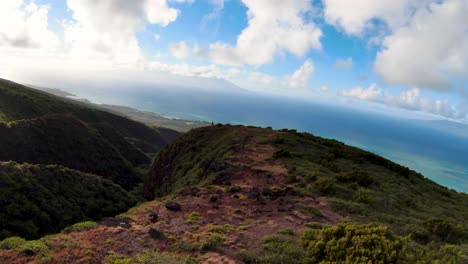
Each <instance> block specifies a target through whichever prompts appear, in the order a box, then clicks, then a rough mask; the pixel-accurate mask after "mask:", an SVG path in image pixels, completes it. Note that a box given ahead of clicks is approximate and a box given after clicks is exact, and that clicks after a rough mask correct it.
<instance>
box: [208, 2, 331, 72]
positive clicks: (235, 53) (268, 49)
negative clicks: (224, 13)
mask: <svg viewBox="0 0 468 264" xmlns="http://www.w3.org/2000/svg"><path fill="white" fill-rule="evenodd" d="M242 2H243V3H244V4H245V5H246V7H247V8H248V12H247V16H248V26H247V27H246V28H245V29H244V30H243V31H242V32H241V33H240V35H239V36H238V37H237V43H236V45H235V46H230V45H228V44H226V43H220V42H218V43H215V44H212V45H210V49H209V52H208V56H209V58H210V59H211V60H212V61H213V62H215V63H220V64H231V65H243V64H248V65H257V66H258V65H262V64H266V63H269V62H271V61H272V60H273V59H274V56H275V55H276V54H277V53H279V52H289V53H292V54H294V55H295V56H304V55H305V54H306V53H307V52H308V51H309V50H310V49H311V48H315V49H320V48H321V43H320V37H321V36H322V31H321V30H320V29H319V28H318V27H317V26H316V25H315V24H314V23H313V22H308V21H305V19H304V14H306V13H310V12H312V10H313V8H312V6H311V3H310V1H306V0H291V1H283V0H271V1H258V0H243V1H242Z"/></svg>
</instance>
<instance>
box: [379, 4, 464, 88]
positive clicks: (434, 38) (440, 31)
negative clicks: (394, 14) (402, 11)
mask: <svg viewBox="0 0 468 264" xmlns="http://www.w3.org/2000/svg"><path fill="white" fill-rule="evenodd" d="M466 14H468V1H466V0H447V1H445V2H443V3H433V4H431V5H430V7H429V8H427V9H420V10H419V11H417V12H416V13H415V14H414V17H413V18H412V20H411V22H410V23H409V24H408V26H405V27H401V28H399V29H397V30H395V32H394V33H393V34H392V35H390V36H387V37H386V38H385V39H384V41H383V46H384V49H383V50H382V51H381V52H379V53H378V54H377V58H376V61H375V70H376V72H377V73H378V74H379V75H380V76H382V77H383V79H384V80H385V81H386V82H388V83H391V84H401V85H412V86H418V87H430V88H447V87H450V86H451V84H450V81H451V78H467V77H468V23H467V20H466Z"/></svg>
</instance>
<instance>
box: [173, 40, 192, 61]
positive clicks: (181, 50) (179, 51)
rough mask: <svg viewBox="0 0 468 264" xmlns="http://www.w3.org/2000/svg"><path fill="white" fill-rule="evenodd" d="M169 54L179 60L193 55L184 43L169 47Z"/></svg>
mask: <svg viewBox="0 0 468 264" xmlns="http://www.w3.org/2000/svg"><path fill="white" fill-rule="evenodd" d="M169 52H170V53H171V55H172V56H174V57H176V58H178V59H185V58H188V57H189V56H190V55H191V54H192V51H191V49H190V48H189V46H188V45H187V43H185V42H184V41H181V42H177V43H174V44H171V45H169Z"/></svg>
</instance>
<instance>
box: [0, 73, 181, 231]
mask: <svg viewBox="0 0 468 264" xmlns="http://www.w3.org/2000/svg"><path fill="white" fill-rule="evenodd" d="M178 135H179V133H178V132H176V131H173V130H170V129H164V128H152V127H149V126H146V125H144V124H141V123H138V122H135V121H133V120H130V119H128V118H125V117H122V116H119V115H116V114H113V113H109V112H105V111H103V110H100V109H97V108H94V107H90V106H87V105H86V104H83V103H80V102H74V101H73V100H68V99H65V98H61V97H58V96H54V95H51V94H48V93H45V92H42V91H38V90H35V89H31V88H28V87H25V86H23V85H20V84H17V83H14V82H10V81H6V80H1V79H0V147H1V151H0V162H4V161H10V160H12V161H15V162H18V163H24V165H18V164H16V163H1V165H0V197H1V199H0V203H1V205H0V207H1V208H0V237H1V238H3V237H7V236H11V235H20V236H22V237H25V238H35V237H38V236H41V235H44V234H47V233H50V232H56V231H59V230H61V229H62V228H63V227H65V226H66V225H69V224H72V223H75V222H77V221H82V220H86V219H99V218H101V217H103V216H112V215H115V214H116V213H119V212H121V211H123V210H126V209H128V208H129V207H130V206H132V205H133V204H134V203H135V199H134V198H133V197H131V195H130V194H129V193H128V192H126V191H125V190H123V189H126V190H136V191H138V188H140V187H139V185H141V182H142V178H141V177H142V175H143V171H144V170H145V169H146V168H147V167H148V166H149V163H150V160H151V158H152V157H153V156H154V155H155V154H156V153H157V152H158V151H159V150H160V149H161V148H162V147H163V146H164V145H166V144H167V143H169V142H170V141H173V140H174V139H175V138H176V137H177V136H178ZM28 164H38V165H28ZM59 165H61V166H64V167H61V166H59ZM69 168H70V169H69ZM72 169H74V170H72ZM88 173H90V174H88ZM91 174H94V175H91ZM96 175H97V176H96ZM98 176H99V177H98ZM103 178H105V179H109V180H111V181H113V182H114V183H117V184H118V185H115V184H113V183H112V182H110V181H107V180H104V179H103ZM119 185H120V186H119ZM120 187H123V189H121V188H120ZM135 187H138V188H136V189H135Z"/></svg>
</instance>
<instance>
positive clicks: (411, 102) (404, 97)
mask: <svg viewBox="0 0 468 264" xmlns="http://www.w3.org/2000/svg"><path fill="white" fill-rule="evenodd" d="M383 101H384V102H385V103H386V104H388V105H394V106H398V107H401V108H405V109H409V110H419V111H424V112H428V113H432V114H436V115H440V116H444V117H447V118H457V117H458V118H459V117H461V115H459V114H458V113H457V111H458V110H457V108H456V107H454V106H453V105H452V104H451V103H450V102H449V100H448V99H437V100H430V99H429V98H426V97H422V96H421V93H420V90H419V89H418V88H412V89H408V90H405V91H402V92H401V93H400V94H398V95H392V94H390V93H385V94H384V97H383ZM465 116H466V114H465ZM462 118H465V117H462Z"/></svg>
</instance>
